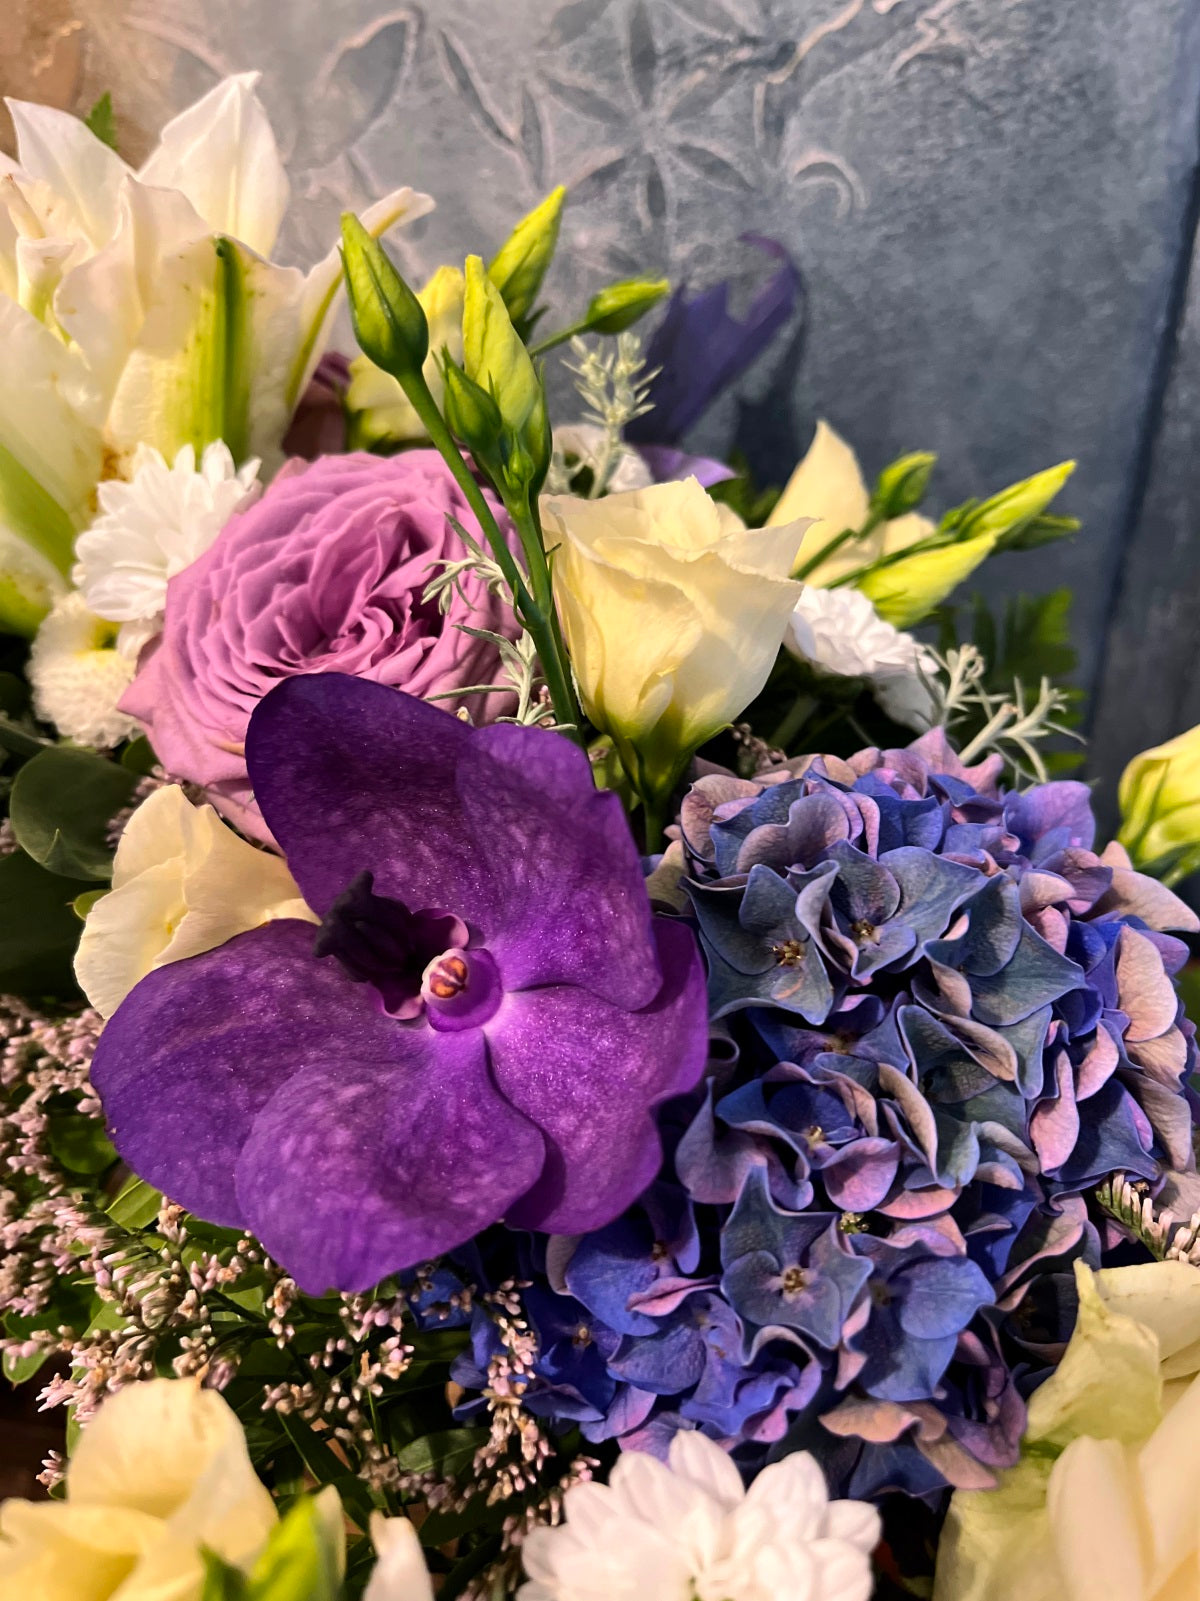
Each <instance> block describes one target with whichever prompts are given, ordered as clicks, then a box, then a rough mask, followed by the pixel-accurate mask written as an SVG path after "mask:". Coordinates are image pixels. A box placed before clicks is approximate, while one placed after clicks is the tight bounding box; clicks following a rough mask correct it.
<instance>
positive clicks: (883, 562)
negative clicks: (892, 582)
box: [825, 529, 958, 589]
mask: <svg viewBox="0 0 1200 1601" xmlns="http://www.w3.org/2000/svg"><path fill="white" fill-rule="evenodd" d="M957 543H958V541H957V540H955V539H947V538H946V536H945V534H944V533H942V531H941V529H937V530H935V531H934V532H933V533H932V534H927V535H926V536H925V538H924V539H916V540H914V541H913V543H912V544H911V545H905V546H904V548H903V550H891V551H889V552H888V553H887V555H886V556H880V558H879V559H878V561H873V562H871V563H870V565H869V566H867V567H860V568H859V569H858V571H857V572H853V573H843V574H842V576H841V577H840V578H834V579H831V581H830V582H829V583H828V584H827V585H826V586H825V587H826V588H827V589H842V588H844V587H845V586H846V585H847V584H857V583H859V582H860V581H861V580H862V579H864V578H866V577H867V576H868V574H870V573H879V572H882V571H883V569H884V568H885V567H894V566H895V565H896V563H897V562H901V561H907V560H908V558H909V557H910V556H920V555H921V554H922V553H923V552H924V551H927V550H944V549H945V548H946V546H947V545H955V544H957Z"/></svg>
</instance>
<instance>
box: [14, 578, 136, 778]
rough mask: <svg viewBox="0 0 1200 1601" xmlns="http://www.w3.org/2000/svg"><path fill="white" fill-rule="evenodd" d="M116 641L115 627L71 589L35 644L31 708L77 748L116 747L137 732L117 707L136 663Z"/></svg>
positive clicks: (30, 665)
mask: <svg viewBox="0 0 1200 1601" xmlns="http://www.w3.org/2000/svg"><path fill="white" fill-rule="evenodd" d="M116 640H117V630H116V627H115V626H114V625H113V624H112V623H110V622H107V621H105V619H104V618H102V617H97V616H96V615H95V613H94V612H91V611H89V610H88V607H87V602H86V601H85V600H84V598H83V596H82V595H81V594H79V592H78V591H77V590H72V591H71V593H70V594H67V595H64V596H63V597H62V598H61V599H60V600H58V601H57V602H56V603H55V605H54V607H53V609H52V611H51V612H50V615H49V616H48V617H47V618H46V619H45V620H44V621H43V623H42V625H41V627H40V628H39V629H38V632H37V638H36V639H35V640H34V642H33V649H32V650H31V651H30V654H29V680H30V683H31V684H32V685H33V709H34V711H35V712H36V713H37V714H38V716H39V717H41V718H42V719H43V720H44V721H46V722H48V723H53V724H54V726H55V727H56V728H57V729H58V731H59V733H60V734H62V735H64V736H65V737H66V738H67V739H73V740H76V741H77V742H78V743H79V744H81V745H98V746H100V747H102V748H103V747H107V746H109V745H118V744H120V742H121V741H122V740H123V739H129V738H131V737H132V736H133V735H134V734H136V733H137V732H138V724H137V723H136V722H135V720H134V719H133V718H132V717H128V716H126V714H125V713H124V712H123V711H119V710H118V708H117V702H118V701H119V700H120V698H121V696H122V695H123V694H124V693H125V691H126V690H127V689H128V688H129V685H130V683H131V682H132V680H133V673H134V663H133V662H132V661H130V659H129V658H128V657H127V656H123V655H122V654H121V653H120V651H118V650H117V649H116V648H115V647H116Z"/></svg>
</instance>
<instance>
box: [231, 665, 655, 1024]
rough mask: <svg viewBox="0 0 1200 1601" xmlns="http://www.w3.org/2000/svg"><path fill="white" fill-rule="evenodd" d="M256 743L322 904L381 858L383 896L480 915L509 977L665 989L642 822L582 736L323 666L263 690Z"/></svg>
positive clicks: (634, 998) (282, 836) (318, 907)
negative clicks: (479, 721) (638, 843)
mask: <svg viewBox="0 0 1200 1601" xmlns="http://www.w3.org/2000/svg"><path fill="white" fill-rule="evenodd" d="M246 757H247V763H248V766H249V769H250V778H251V782H252V784H253V786H254V792H255V796H256V797H257V799H258V803H259V805H260V807H261V808H262V811H263V814H264V816H265V817H266V819H267V822H268V825H269V827H270V828H271V831H272V833H273V834H274V836H275V838H276V839H277V840H278V841H279V844H280V846H281V848H282V850H283V852H284V855H285V856H286V857H287V860H288V866H289V867H290V868H291V870H292V872H293V874H294V875H295V878H296V881H297V883H298V884H299V885H300V888H301V890H302V892H303V894H304V898H305V899H306V900H307V901H308V903H309V905H310V906H311V907H312V908H313V910H314V911H316V912H318V913H320V914H322V915H324V913H325V912H326V911H327V910H328V908H329V906H330V905H331V904H332V902H333V901H334V900H335V898H336V897H337V896H338V895H340V894H341V893H342V892H343V891H344V890H345V889H346V887H347V885H348V884H350V883H351V881H352V880H353V879H355V878H356V877H357V876H358V875H359V874H360V873H362V872H364V871H369V872H371V873H372V874H373V875H374V889H375V893H376V894H378V895H385V896H390V897H392V898H394V899H396V900H400V901H403V902H405V904H406V905H408V906H410V907H413V908H416V907H429V908H441V909H445V910H449V911H453V912H455V913H456V914H457V915H458V916H459V917H461V918H462V919H463V920H464V921H465V922H467V923H468V924H469V925H471V926H472V928H473V931H474V932H476V933H477V934H478V935H479V936H481V938H482V941H483V943H485V944H486V945H487V947H488V949H489V950H490V951H491V952H492V954H493V955H494V956H495V957H496V959H497V961H498V962H499V964H500V969H501V975H502V978H503V981H504V984H505V987H506V988H510V989H511V988H525V987H527V986H529V985H533V984H562V983H570V984H579V985H583V986H584V987H585V988H588V989H592V990H594V991H595V992H596V993H597V994H599V995H603V996H605V997H606V998H608V999H609V1000H611V1001H613V1002H614V1003H616V1004H619V1005H621V1006H626V1007H630V1008H635V1009H636V1008H637V1007H639V1006H643V1005H645V1004H646V1003H647V1002H648V1001H650V1000H652V999H653V997H654V995H655V994H656V993H657V991H658V988H659V983H660V976H659V972H658V965H657V962H656V960H655V952H654V944H653V941H652V939H651V936H650V905H649V901H648V900H647V898H646V894H645V890H644V888H643V885H642V875H641V869H640V865H639V862H638V857H637V850H636V847H635V845H634V843H633V837H632V835H631V834H630V832H629V827H628V824H627V823H626V821H625V818H624V814H623V812H622V809H621V803H620V801H619V800H618V799H617V797H616V796H615V795H612V794H607V793H601V792H599V791H597V790H596V789H595V787H594V784H593V781H592V776H591V771H590V767H589V764H588V760H587V757H586V756H585V755H584V754H583V752H582V751H581V750H579V749H578V747H576V746H575V745H573V744H572V743H571V742H570V741H569V740H566V739H563V738H562V737H561V736H560V735H557V734H550V733H547V732H545V731H543V730H538V729H528V728H516V727H512V726H510V725H497V726H495V727H492V728H489V729H472V728H470V727H468V726H467V725H466V724H463V723H460V722H458V721H457V719H455V718H453V717H451V716H450V714H449V713H448V712H442V711H438V710H437V709H436V708H435V707H431V706H427V705H425V704H424V703H423V702H420V701H417V700H414V699H413V698H412V697H411V696H408V695H404V694H402V693H400V692H399V691H397V690H393V689H389V688H387V687H386V686H385V685H381V684H375V683H371V682H368V681H367V680H364V679H358V678H350V677H347V676H344V675H342V674H338V673H322V674H319V675H314V676H312V677H307V678H291V679H288V680H286V681H285V682H284V683H282V684H280V685H279V686H278V687H277V688H276V689H274V690H273V691H272V692H271V693H270V694H269V695H268V696H266V697H265V699H264V700H262V701H261V702H260V703H259V706H258V708H257V709H256V711H255V713H254V716H253V718H252V719H251V722H250V731H249V735H248V738H247V742H246ZM535 840H539V841H543V842H544V848H537V849H531V848H530V844H531V841H535Z"/></svg>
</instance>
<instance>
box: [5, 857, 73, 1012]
mask: <svg viewBox="0 0 1200 1601" xmlns="http://www.w3.org/2000/svg"><path fill="white" fill-rule="evenodd" d="M93 888H95V885H94V884H91V883H88V882H86V881H84V880H81V879H75V878H62V877H60V876H59V875H58V874H57V873H50V872H47V871H46V869H45V868H44V867H42V866H40V864H39V863H37V862H35V861H34V860H33V858H32V856H28V855H26V853H25V852H24V851H22V850H18V851H14V852H13V853H12V854H11V855H10V856H3V857H0V992H7V993H9V994H15V995H21V996H25V997H30V998H42V997H45V996H52V995H53V996H58V997H60V998H62V997H67V996H71V997H74V996H76V995H77V994H78V993H79V991H78V986H77V985H76V983H75V979H74V974H73V973H72V970H71V961H72V958H73V957H74V955H75V947H76V946H77V945H78V943H79V919H78V918H77V917H76V916H75V913H74V911H73V910H72V905H71V903H72V901H74V899H75V898H76V896H78V895H81V894H83V892H84V891H85V890H90V889H93Z"/></svg>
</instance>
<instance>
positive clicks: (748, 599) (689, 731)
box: [542, 478, 806, 794]
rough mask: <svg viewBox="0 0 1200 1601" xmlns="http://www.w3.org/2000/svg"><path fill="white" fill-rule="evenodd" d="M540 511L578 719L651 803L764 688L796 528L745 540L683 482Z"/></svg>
mask: <svg viewBox="0 0 1200 1601" xmlns="http://www.w3.org/2000/svg"><path fill="white" fill-rule="evenodd" d="M542 510H543V517H544V521H545V530H546V545H547V549H549V550H551V551H553V553H554V554H553V557H552V561H553V568H554V590H555V595H556V597H557V599H558V605H559V610H560V613H561V616H562V620H563V628H564V631H565V633H566V639H567V647H568V649H569V651H570V654H571V664H572V666H573V667H574V669H575V676H576V678H577V680H578V682H579V689H580V693H581V695H582V697H583V703H584V708H585V710H586V711H587V714H588V716H589V717H590V718H591V719H592V721H593V722H594V723H595V724H596V726H597V728H599V729H601V730H603V731H604V732H606V733H609V734H611V735H612V736H613V739H614V741H615V742H616V743H617V745H618V748H619V749H620V750H621V755H622V759H623V760H624V761H625V763H626V766H627V768H629V770H630V772H631V776H633V777H635V779H636V780H637V782H638V783H639V787H640V788H641V789H642V792H643V793H644V794H645V793H656V792H661V791H662V790H663V789H664V788H668V787H669V786H670V785H671V784H672V783H673V782H674V779H675V777H676V776H677V774H678V771H679V768H680V766H681V764H682V763H683V762H684V761H686V759H687V757H688V755H689V754H690V753H691V752H692V751H693V750H695V749H696V747H697V746H698V745H700V744H702V743H703V741H704V740H706V739H708V738H710V737H711V736H712V735H713V734H715V733H716V732H717V730H718V729H720V728H722V727H724V725H725V724H726V723H728V722H729V721H730V720H731V719H732V718H734V717H736V716H737V714H738V713H739V712H740V711H742V710H743V709H744V708H745V707H746V706H747V705H749V703H750V702H751V701H752V700H753V699H754V697H755V696H756V695H757V694H758V692H759V691H760V690H761V689H762V687H763V685H764V684H765V683H766V680H767V675H768V674H769V673H770V671H771V667H772V665H773V664H774V661H775V658H776V656H777V655H778V653H779V647H780V643H781V641H782V639H783V634H784V630H785V628H786V627H787V622H788V618H789V616H790V615H791V612H792V608H793V607H794V606H795V604H796V601H797V600H798V598H799V596H800V586H799V585H798V584H796V583H793V582H791V581H790V580H789V578H788V576H787V575H788V573H789V571H790V570H791V567H792V564H793V562H794V560H795V556H796V550H797V548H798V546H799V544H800V540H801V538H802V536H803V533H804V528H805V526H806V525H805V524H804V523H803V522H797V523H789V524H787V525H786V526H784V527H774V528H758V529H748V528H745V527H743V526H742V523H741V521H740V519H739V518H738V517H737V516H736V515H735V514H734V513H733V512H731V511H730V510H729V509H728V508H727V507H723V506H719V505H718V504H717V503H716V502H715V501H714V500H712V498H711V497H710V496H709V495H708V494H706V493H705V491H704V490H703V489H702V488H701V486H700V484H699V483H697V481H696V480H695V479H694V478H687V479H684V480H683V481H682V482H676V483H666V484H655V485H652V486H651V487H650V488H648V489H639V490H633V491H629V492H627V493H625V494H618V495H608V496H606V497H605V498H604V499H602V500H578V499H575V498H573V497H571V496H565V495H564V496H554V495H552V496H548V497H546V498H545V499H544V500H543V502H542Z"/></svg>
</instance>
